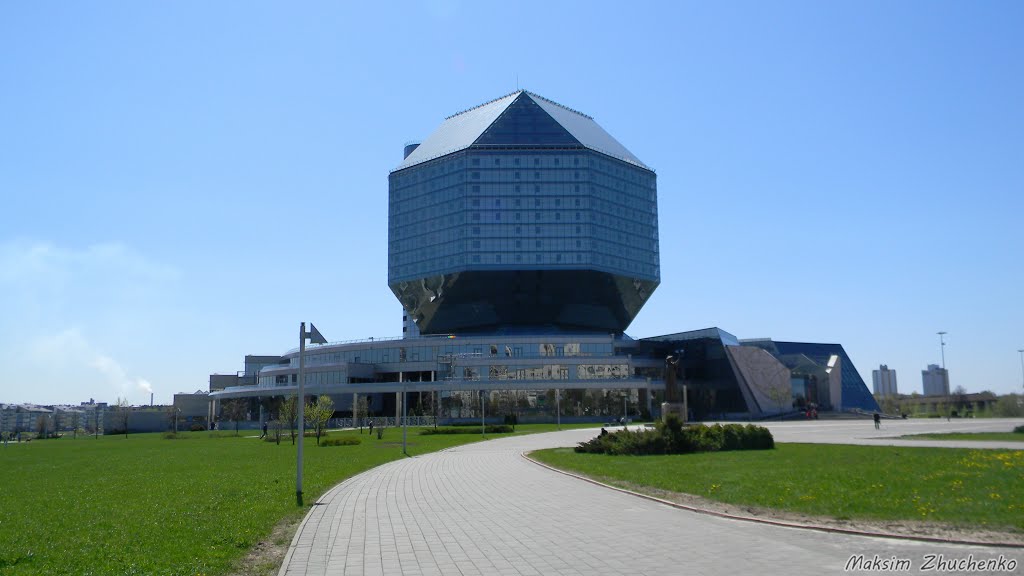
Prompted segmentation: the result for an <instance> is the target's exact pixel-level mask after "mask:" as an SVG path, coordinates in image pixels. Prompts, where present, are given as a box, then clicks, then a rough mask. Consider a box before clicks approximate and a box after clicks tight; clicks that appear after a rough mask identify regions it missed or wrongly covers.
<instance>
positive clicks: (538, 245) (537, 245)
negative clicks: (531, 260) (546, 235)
mask: <svg viewBox="0 0 1024 576" xmlns="http://www.w3.org/2000/svg"><path fill="white" fill-rule="evenodd" d="M534 244H535V245H536V247H537V248H540V240H537V241H536V242H534Z"/></svg>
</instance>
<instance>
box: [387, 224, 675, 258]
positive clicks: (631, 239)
mask: <svg viewBox="0 0 1024 576" xmlns="http://www.w3.org/2000/svg"><path fill="white" fill-rule="evenodd" d="M467 235H468V236H469V238H470V239H473V240H476V239H498V240H509V241H511V240H518V239H521V238H524V237H528V238H556V239H565V240H578V241H583V243H578V245H577V246H576V247H577V248H596V249H599V250H605V251H609V252H617V251H620V250H622V249H623V248H627V249H628V248H635V249H637V250H640V251H641V252H642V253H643V254H638V257H640V258H641V259H643V260H650V261H656V260H657V258H658V254H657V252H658V240H657V235H656V234H653V233H652V234H651V235H650V236H643V235H639V234H633V233H626V234H624V233H622V232H621V231H616V230H614V229H609V228H605V227H602V226H587V225H576V226H573V225H559V224H541V223H537V224H533V225H526V226H523V225H516V224H514V223H513V224H507V225H500V226H499V225H488V226H470V227H468V229H467V228H463V227H454V228H447V229H444V230H441V231H438V232H432V233H429V234H424V235H421V236H419V237H417V238H414V239H409V240H405V239H398V238H391V239H390V240H389V242H388V256H389V257H395V256H401V257H404V258H411V257H418V258H428V257H430V256H431V255H437V254H445V253H456V252H458V251H460V250H464V249H466V248H467V245H466V243H465V242H464V241H463V239H464V238H466V236H467ZM651 236H653V237H654V238H653V239H652V238H651ZM591 241H593V242H591ZM609 243H610V244H609ZM509 247H512V246H511V245H509Z"/></svg>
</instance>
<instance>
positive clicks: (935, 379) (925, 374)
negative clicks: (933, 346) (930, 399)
mask: <svg viewBox="0 0 1024 576" xmlns="http://www.w3.org/2000/svg"><path fill="white" fill-rule="evenodd" d="M921 381H922V384H923V387H924V395H925V396H949V371H948V370H946V369H945V368H941V367H939V365H938V364H929V365H928V369H927V370H921Z"/></svg>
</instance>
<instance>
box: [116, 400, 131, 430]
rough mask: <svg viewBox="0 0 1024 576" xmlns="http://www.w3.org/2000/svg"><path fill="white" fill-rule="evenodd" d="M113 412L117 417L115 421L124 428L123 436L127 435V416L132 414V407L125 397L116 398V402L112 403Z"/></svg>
mask: <svg viewBox="0 0 1024 576" xmlns="http://www.w3.org/2000/svg"><path fill="white" fill-rule="evenodd" d="M114 409H115V410H116V411H117V412H116V413H115V415H116V417H117V423H118V424H120V425H121V429H122V430H124V437H125V438H127V437H128V417H129V416H131V414H132V407H131V405H130V404H128V399H127V398H118V399H117V404H115V405H114Z"/></svg>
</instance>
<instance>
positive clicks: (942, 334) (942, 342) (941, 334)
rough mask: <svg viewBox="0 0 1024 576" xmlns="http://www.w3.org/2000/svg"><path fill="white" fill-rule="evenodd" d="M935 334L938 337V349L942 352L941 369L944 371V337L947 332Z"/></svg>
mask: <svg viewBox="0 0 1024 576" xmlns="http://www.w3.org/2000/svg"><path fill="white" fill-rule="evenodd" d="M936 334H938V335H939V348H940V349H941V350H942V369H943V370H945V369H946V340H945V338H944V336H945V335H946V334H948V332H945V331H940V332H936Z"/></svg>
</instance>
